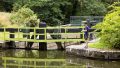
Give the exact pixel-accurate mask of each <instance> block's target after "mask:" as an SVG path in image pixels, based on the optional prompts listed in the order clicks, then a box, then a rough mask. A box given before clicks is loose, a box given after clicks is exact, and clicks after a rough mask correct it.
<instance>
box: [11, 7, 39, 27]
mask: <svg viewBox="0 0 120 68" xmlns="http://www.w3.org/2000/svg"><path fill="white" fill-rule="evenodd" d="M11 22H12V23H13V24H19V25H21V26H36V25H37V24H38V23H39V19H37V15H36V14H34V12H33V11H32V10H31V9H29V8H25V7H22V8H21V9H19V10H18V11H17V12H13V13H12V15H11Z"/></svg>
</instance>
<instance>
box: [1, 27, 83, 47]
mask: <svg viewBox="0 0 120 68" xmlns="http://www.w3.org/2000/svg"><path fill="white" fill-rule="evenodd" d="M83 28H84V27H83V26H80V27H45V28H38V27H25V28H22V27H18V28H17V27H12V28H10V27H2V28H0V41H23V42H28V44H29V43H30V46H29V47H31V46H32V44H33V43H34V42H35V43H47V42H60V43H62V42H80V41H85V39H84V32H82V29H83ZM50 36H51V37H52V39H50V38H49V37H50ZM77 36H79V37H77Z"/></svg>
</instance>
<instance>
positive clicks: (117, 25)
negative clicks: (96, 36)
mask: <svg viewBox="0 0 120 68" xmlns="http://www.w3.org/2000/svg"><path fill="white" fill-rule="evenodd" d="M117 4H118V3H117ZM119 4H120V3H119ZM112 8H113V9H112V10H111V11H110V12H109V13H108V14H107V15H106V16H105V18H104V21H103V22H102V23H100V24H98V25H96V26H95V27H96V28H99V29H102V31H101V32H100V34H101V35H100V37H101V39H100V42H101V43H105V44H106V45H107V46H110V47H112V48H120V6H118V5H117V6H115V5H113V6H112Z"/></svg>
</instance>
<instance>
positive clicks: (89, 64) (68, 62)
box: [0, 50, 120, 68]
mask: <svg viewBox="0 0 120 68" xmlns="http://www.w3.org/2000/svg"><path fill="white" fill-rule="evenodd" d="M0 55H2V58H4V59H0V60H1V61H0V68H18V67H19V68H33V67H32V66H34V65H37V66H38V67H34V68H120V62H119V61H103V60H92V59H85V58H81V57H76V56H71V55H67V54H66V53H65V51H38V50H30V51H26V50H4V51H0ZM5 58H6V59H5ZM2 60H7V64H9V63H13V64H18V66H12V67H10V66H8V67H6V66H4V67H3V66H2V64H3V63H5V62H2ZM21 65H28V66H21ZM29 66H31V67H29ZM39 66H42V67H39ZM50 66H52V67H50ZM57 66H58V67H57Z"/></svg>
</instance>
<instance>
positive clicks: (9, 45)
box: [5, 29, 16, 48]
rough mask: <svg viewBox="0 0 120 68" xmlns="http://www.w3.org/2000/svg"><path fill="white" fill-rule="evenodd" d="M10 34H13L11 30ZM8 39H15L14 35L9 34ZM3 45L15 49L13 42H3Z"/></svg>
mask: <svg viewBox="0 0 120 68" xmlns="http://www.w3.org/2000/svg"><path fill="white" fill-rule="evenodd" d="M10 33H14V30H13V29H10ZM9 38H15V35H14V34H10V36H9ZM5 44H6V45H7V47H8V48H15V47H16V45H15V41H9V42H5Z"/></svg>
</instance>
